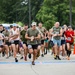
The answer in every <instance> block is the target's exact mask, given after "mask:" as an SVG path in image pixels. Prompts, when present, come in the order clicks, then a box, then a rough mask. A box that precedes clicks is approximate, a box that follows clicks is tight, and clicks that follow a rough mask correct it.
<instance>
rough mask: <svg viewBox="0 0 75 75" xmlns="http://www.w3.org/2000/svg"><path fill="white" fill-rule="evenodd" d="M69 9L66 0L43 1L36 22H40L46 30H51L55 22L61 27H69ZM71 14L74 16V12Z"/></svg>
mask: <svg viewBox="0 0 75 75" xmlns="http://www.w3.org/2000/svg"><path fill="white" fill-rule="evenodd" d="M73 1H74V0H73ZM69 8H70V6H69V1H68V0H62V1H61V0H55V1H54V0H44V2H43V5H42V7H41V9H40V10H39V11H38V14H37V15H36V18H37V20H38V21H42V22H43V23H44V26H46V28H47V29H49V28H51V27H52V26H53V25H54V23H55V21H59V22H60V24H61V25H63V24H67V25H69V12H70V11H69ZM73 8H74V6H73ZM73 11H74V10H73ZM73 11H72V12H73ZM73 14H75V11H74V12H73ZM73 17H75V16H73ZM73 23H74V20H73Z"/></svg>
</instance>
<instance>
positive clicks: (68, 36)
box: [65, 26, 74, 60]
mask: <svg viewBox="0 0 75 75" xmlns="http://www.w3.org/2000/svg"><path fill="white" fill-rule="evenodd" d="M65 36H66V46H67V59H68V60H70V54H71V45H72V44H73V42H74V31H73V29H72V27H71V26H68V29H67V30H66V32H65Z"/></svg>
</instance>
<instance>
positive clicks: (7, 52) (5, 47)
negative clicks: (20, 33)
mask: <svg viewBox="0 0 75 75" xmlns="http://www.w3.org/2000/svg"><path fill="white" fill-rule="evenodd" d="M3 34H4V36H5V37H4V49H5V51H6V55H7V57H6V58H9V45H10V43H9V34H10V33H9V31H8V30H7V29H5V30H4V31H3Z"/></svg>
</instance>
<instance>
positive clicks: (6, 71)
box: [0, 53, 75, 75]
mask: <svg viewBox="0 0 75 75" xmlns="http://www.w3.org/2000/svg"><path fill="white" fill-rule="evenodd" d="M60 57H61V59H62V60H54V59H53V55H51V54H50V53H48V54H47V55H45V56H44V57H41V56H40V57H39V58H38V59H37V60H36V61H35V62H36V65H31V59H28V61H24V60H23V59H22V60H20V56H19V55H18V59H19V62H18V63H15V62H14V58H13V57H10V58H9V59H6V58H5V57H0V75H75V55H73V54H71V60H66V57H62V56H60Z"/></svg>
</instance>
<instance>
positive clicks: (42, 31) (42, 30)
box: [38, 22, 46, 57]
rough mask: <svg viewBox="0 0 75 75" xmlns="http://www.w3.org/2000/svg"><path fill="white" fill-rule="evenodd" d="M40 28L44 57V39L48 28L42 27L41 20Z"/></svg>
mask: <svg viewBox="0 0 75 75" xmlns="http://www.w3.org/2000/svg"><path fill="white" fill-rule="evenodd" d="M38 30H39V33H40V34H41V50H42V54H41V56H42V57H44V50H45V47H44V39H45V32H46V29H45V28H44V27H42V23H41V22H40V23H39V24H38Z"/></svg>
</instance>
